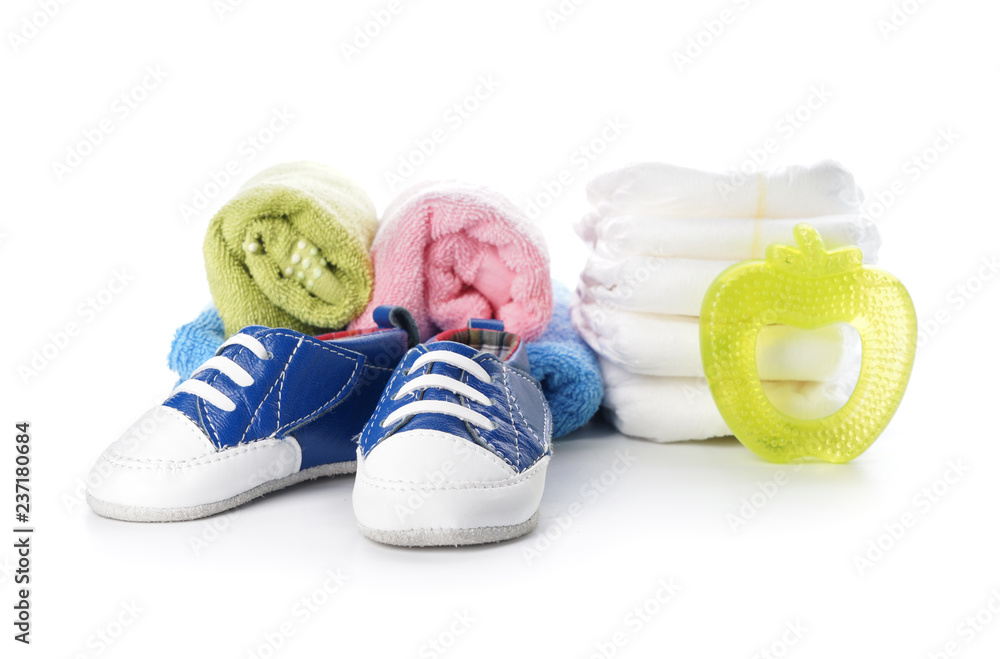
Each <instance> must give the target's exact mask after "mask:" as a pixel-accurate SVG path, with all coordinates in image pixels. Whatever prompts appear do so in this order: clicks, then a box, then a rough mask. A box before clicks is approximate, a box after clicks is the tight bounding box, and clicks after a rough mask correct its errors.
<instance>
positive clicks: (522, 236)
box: [351, 181, 552, 340]
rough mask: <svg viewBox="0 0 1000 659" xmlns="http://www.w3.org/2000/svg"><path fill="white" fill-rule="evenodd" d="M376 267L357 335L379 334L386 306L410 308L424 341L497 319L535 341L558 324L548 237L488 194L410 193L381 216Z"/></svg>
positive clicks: (476, 189)
mask: <svg viewBox="0 0 1000 659" xmlns="http://www.w3.org/2000/svg"><path fill="white" fill-rule="evenodd" d="M372 261H373V262H374V265H375V290H374V292H373V293H372V299H371V302H370V303H369V304H368V308H367V309H365V311H364V313H362V314H361V316H360V317H358V319H357V320H355V321H354V322H353V323H351V328H352V329H363V328H368V327H374V323H373V321H372V311H374V309H375V307H377V306H379V305H380V304H394V305H401V306H404V307H406V308H407V309H409V310H410V312H411V313H412V314H413V317H414V318H415V319H416V321H417V324H418V326H419V327H420V336H421V339H423V340H426V339H428V338H430V337H431V336H433V335H434V334H435V333H437V332H438V331H439V330H443V329H452V328H458V327H464V326H465V325H466V323H467V322H468V320H469V319H470V318H498V319H500V320H502V321H504V327H505V329H507V330H508V331H511V332H515V333H517V334H518V335H520V336H521V337H522V338H523V339H525V340H531V339H534V338H536V337H537V336H538V335H540V334H541V333H542V332H543V331H544V330H545V327H546V325H548V322H549V319H550V318H551V317H552V279H551V276H550V274H549V255H548V250H547V249H546V247H545V241H544V238H543V237H542V234H541V232H540V231H539V230H538V228H537V227H535V226H534V225H533V224H532V223H531V221H530V220H529V219H528V218H527V217H526V216H525V215H524V213H522V212H521V211H520V210H519V209H518V208H517V207H516V206H514V204H512V203H511V202H510V201H508V200H507V199H506V198H505V197H504V196H503V195H501V194H499V193H497V192H494V191H492V190H490V189H488V188H484V187H481V186H476V185H470V184H466V183H458V182H453V181H447V182H434V183H424V184H420V185H417V186H414V187H411V188H409V189H407V190H404V191H403V192H402V193H400V195H399V196H398V197H396V199H395V200H394V201H393V202H392V203H391V204H389V207H388V208H387V209H386V211H385V214H384V215H383V219H382V222H381V224H380V225H379V229H378V232H377V233H376V234H375V241H374V243H373V244H372Z"/></svg>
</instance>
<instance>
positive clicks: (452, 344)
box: [424, 340, 479, 366]
mask: <svg viewBox="0 0 1000 659" xmlns="http://www.w3.org/2000/svg"><path fill="white" fill-rule="evenodd" d="M424 345H425V346H426V347H427V352H432V351H434V350H447V351H448V352H457V353H458V354H460V355H462V356H463V357H468V358H469V359H473V358H475V356H476V355H478V354H479V351H478V350H476V349H475V348H473V347H472V346H468V345H465V344H464V343H458V342H456V341H446V340H445V341H432V342H431V343H426V344H424ZM435 365H441V366H446V365H447V364H441V363H440V362H437V363H436V364H435Z"/></svg>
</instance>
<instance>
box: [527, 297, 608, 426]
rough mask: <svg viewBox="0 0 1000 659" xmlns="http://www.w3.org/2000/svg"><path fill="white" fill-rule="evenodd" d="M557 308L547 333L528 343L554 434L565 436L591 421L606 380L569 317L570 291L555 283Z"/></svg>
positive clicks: (533, 373)
mask: <svg viewBox="0 0 1000 659" xmlns="http://www.w3.org/2000/svg"><path fill="white" fill-rule="evenodd" d="M552 293H553V297H554V298H555V308H554V309H553V311H552V320H551V321H549V326H548V327H546V328H545V332H543V333H542V335H541V336H540V337H538V338H537V339H535V340H534V341H529V342H528V346H527V348H528V360H529V361H530V362H531V374H532V375H533V376H534V377H535V379H536V380H538V381H539V382H541V383H542V391H544V392H545V398H546V400H548V401H549V407H550V408H552V436H553V437H561V436H563V435H565V434H567V433H570V432H572V431H574V430H576V429H577V428H579V427H580V426H582V425H583V424H585V423H587V422H588V421H590V417H592V416H594V413H595V412H597V408H599V407H600V406H601V398H602V397H603V395H604V380H603V379H602V378H601V367H600V365H599V364H598V363H597V355H595V354H594V351H593V350H591V349H590V346H588V345H587V344H586V343H585V342H584V341H583V339H582V338H580V335H579V334H577V333H576V330H574V329H573V324H572V323H571V322H570V320H569V302H570V299H571V297H572V294H571V293H570V290H569V289H568V288H566V286H564V285H563V284H560V283H558V282H553V285H552Z"/></svg>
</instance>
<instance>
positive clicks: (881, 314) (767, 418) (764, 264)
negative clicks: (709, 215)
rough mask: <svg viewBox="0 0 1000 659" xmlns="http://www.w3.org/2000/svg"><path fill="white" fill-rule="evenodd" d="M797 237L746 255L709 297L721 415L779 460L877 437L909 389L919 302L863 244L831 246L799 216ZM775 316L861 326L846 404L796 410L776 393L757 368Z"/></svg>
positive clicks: (706, 328)
mask: <svg viewBox="0 0 1000 659" xmlns="http://www.w3.org/2000/svg"><path fill="white" fill-rule="evenodd" d="M795 242H796V244H797V248H796V247H791V246H789V245H780V244H775V245H770V246H769V247H768V248H767V252H766V258H765V259H764V260H763V261H761V260H751V261H744V262H742V263H737V264H736V265H734V266H732V267H731V268H728V269H727V270H726V271H725V272H723V273H722V274H720V275H719V276H718V277H717V278H716V279H715V281H713V282H712V285H711V286H709V289H708V292H707V293H706V294H705V299H704V302H703V303H702V307H701V327H700V330H701V359H702V363H703V365H704V367H705V374H706V377H707V378H708V386H709V389H710V390H711V392H712V397H713V398H714V399H715V404H716V406H717V407H718V408H719V412H721V413H722V418H723V419H724V420H725V422H726V424H727V425H728V426H729V429H730V430H732V432H733V434H734V435H736V438H737V439H739V440H740V441H741V442H742V443H743V444H744V445H745V446H746V447H747V448H749V449H750V450H752V451H754V452H755V453H757V454H758V455H760V456H762V457H764V458H766V459H768V460H772V461H774V462H788V461H789V460H794V459H795V458H801V457H815V458H820V459H822V460H826V461H827V462H847V461H848V460H852V459H854V458H856V457H858V456H859V455H861V454H862V453H863V452H864V451H865V450H866V449H867V448H868V447H869V446H871V444H872V442H874V441H875V439H876V438H877V437H878V436H879V435H880V434H881V433H882V431H883V430H884V429H885V427H886V425H887V424H888V423H889V419H891V418H892V415H893V414H894V413H895V412H896V408H897V407H898V406H899V402H900V401H901V400H902V398H903V392H904V391H905V390H906V383H907V381H908V380H909V378H910V370H911V368H912V366H913V354H914V352H915V350H916V345H917V317H916V312H915V311H914V309H913V302H912V301H911V300H910V296H909V294H908V293H907V292H906V289H905V288H904V287H903V285H902V284H901V283H900V282H899V280H897V279H896V278H895V277H893V276H892V275H890V274H889V273H887V272H884V271H882V270H879V269H877V268H872V267H868V266H865V265H862V255H861V250H860V249H858V248H857V247H845V248H841V249H834V250H830V251H827V250H826V247H825V245H824V244H823V240H822V238H820V236H819V233H817V232H816V230H815V229H814V228H812V227H811V226H809V225H808V224H798V225H796V227H795ZM776 323H779V324H783V325H790V326H792V327H798V328H802V329H816V328H819V327H823V326H825V325H830V324H833V323H850V324H851V325H853V326H854V328H855V329H857V331H858V334H860V335H861V348H862V356H861V374H860V376H859V377H858V383H857V385H856V387H855V389H854V393H853V394H851V397H850V399H849V400H848V401H847V403H845V404H844V406H843V407H841V408H840V409H839V410H837V411H836V412H834V413H833V414H831V415H829V416H827V417H824V418H821V419H797V418H793V417H790V416H788V415H786V414H784V413H782V412H781V411H779V410H778V409H777V408H775V406H774V405H773V404H772V403H771V401H770V400H768V397H767V394H766V393H765V392H764V389H763V388H762V387H761V382H760V378H759V376H758V375H757V334H758V332H760V330H761V329H763V328H764V327H765V326H767V325H771V324H776Z"/></svg>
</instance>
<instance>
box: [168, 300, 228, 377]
mask: <svg viewBox="0 0 1000 659" xmlns="http://www.w3.org/2000/svg"><path fill="white" fill-rule="evenodd" d="M225 340H226V330H225V329H224V328H223V326H222V318H221V317H220V316H219V312H218V311H217V310H216V308H215V307H212V306H210V307H208V308H207V309H205V310H204V311H202V312H201V313H200V314H199V315H198V317H197V318H195V319H194V320H192V321H191V322H190V323H187V324H186V325H181V326H180V327H178V328H177V331H176V332H174V340H173V341H172V342H171V343H170V354H169V355H167V364H169V365H170V370H172V371H173V372H174V373H176V374H177V375H179V376H181V381H184V380H187V379H188V378H189V377H191V373H192V372H194V369H196V368H198V367H199V366H201V365H202V364H204V363H205V362H206V361H208V360H209V359H211V357H212V356H213V355H214V354H215V351H216V350H218V349H219V346H221V345H222V342H223V341H225Z"/></svg>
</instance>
